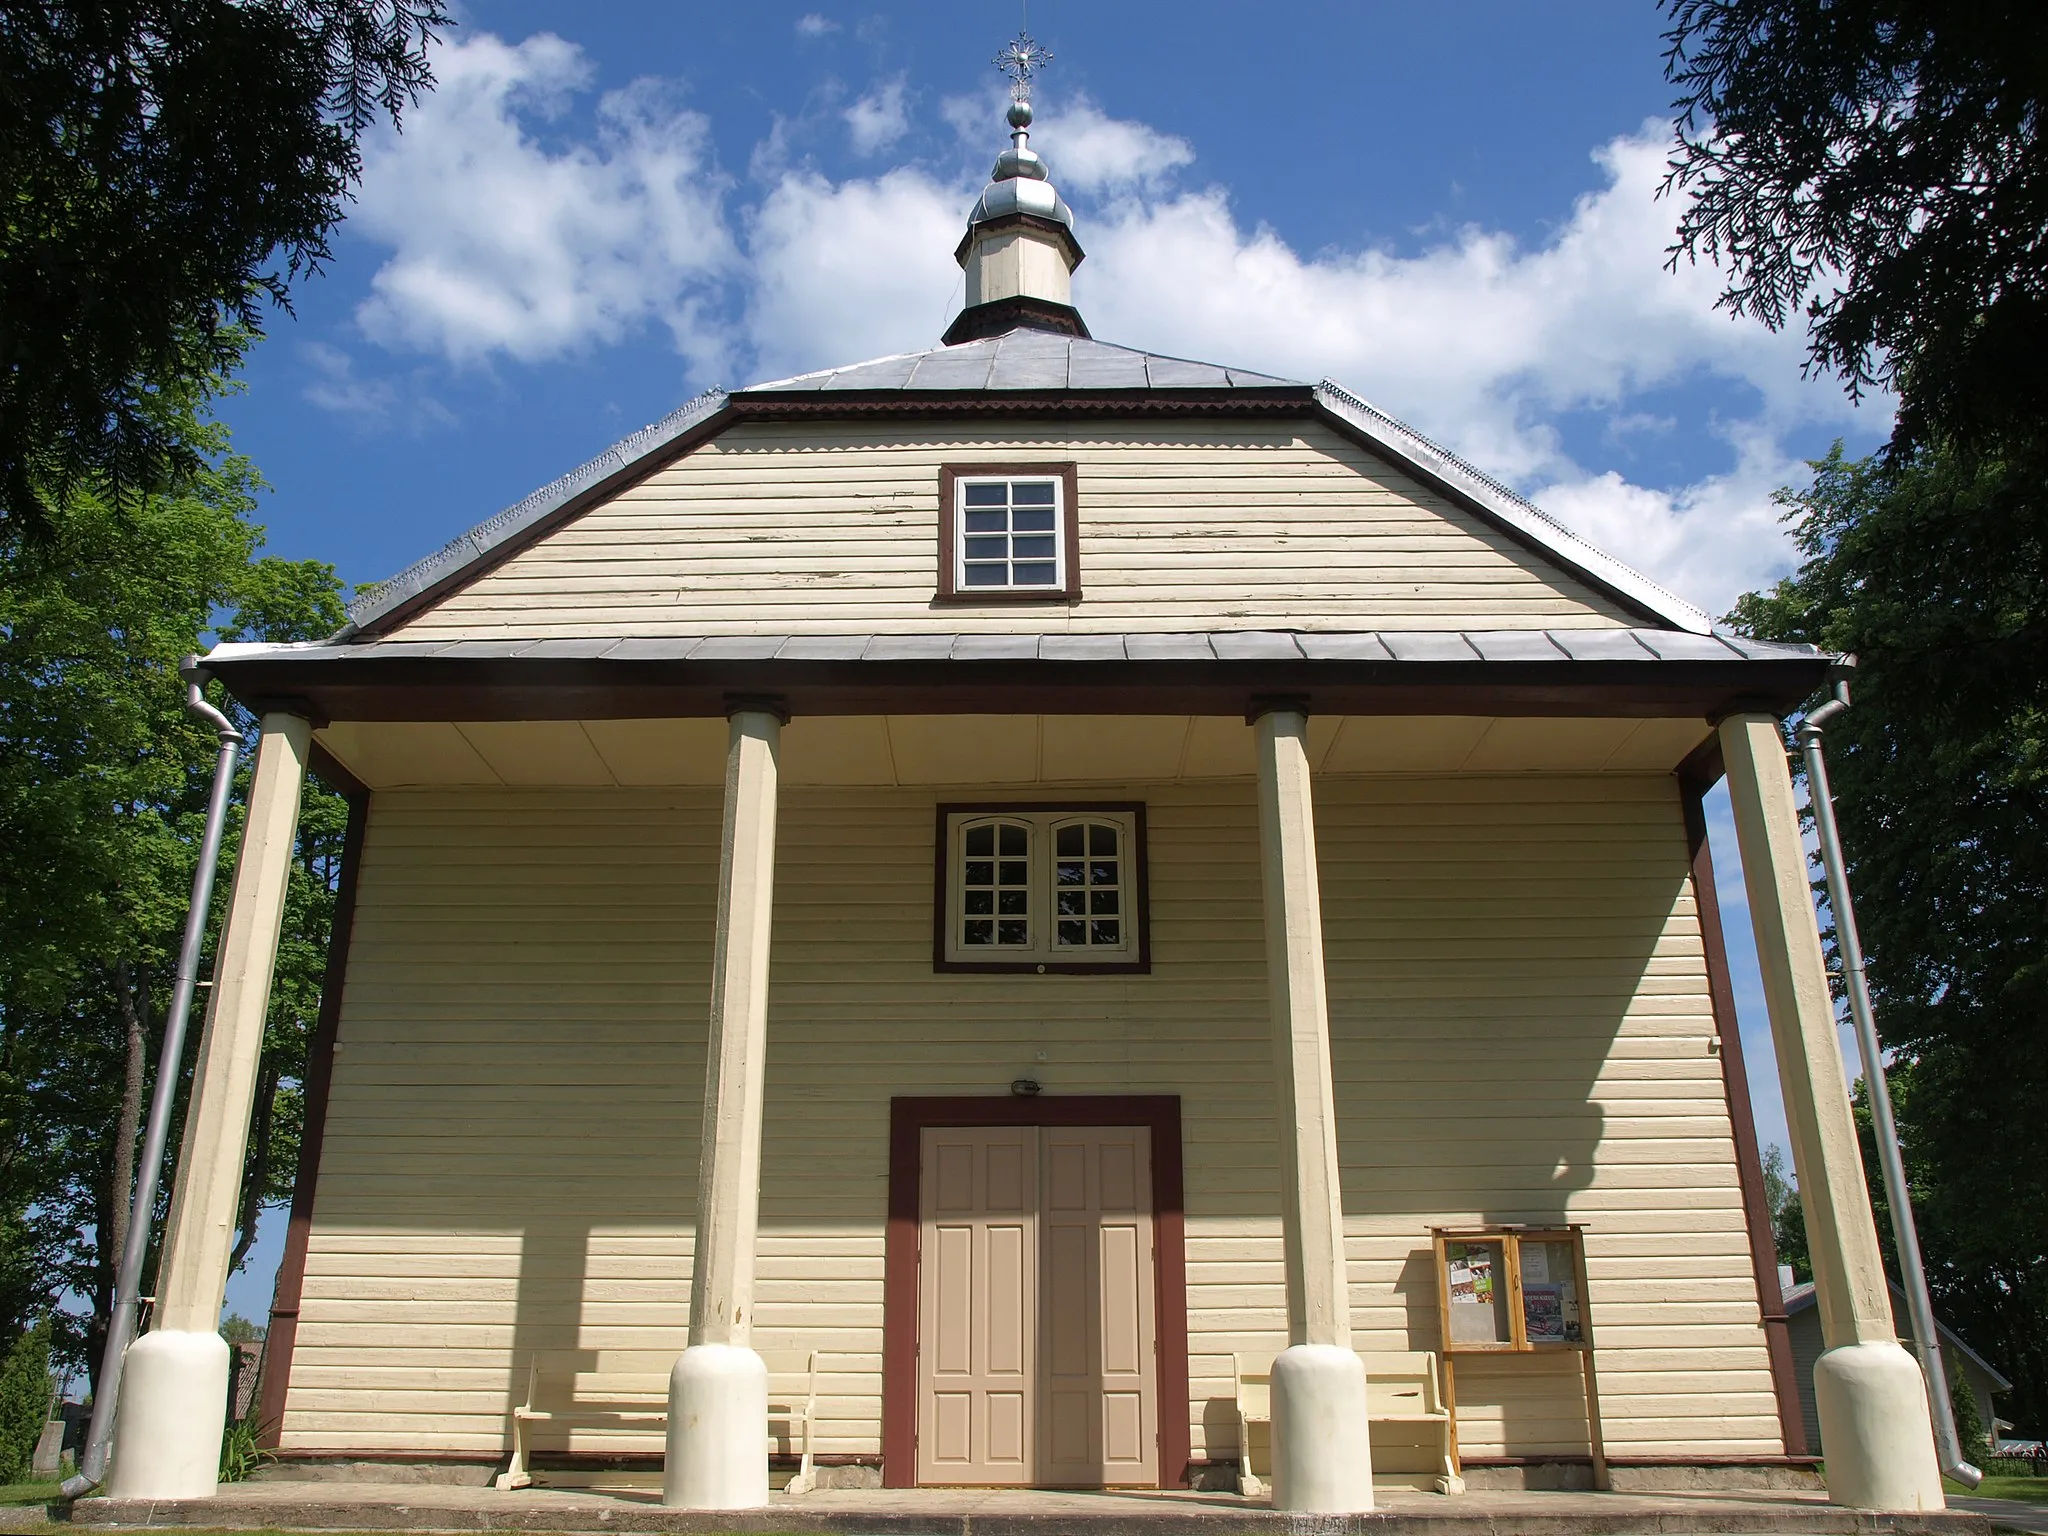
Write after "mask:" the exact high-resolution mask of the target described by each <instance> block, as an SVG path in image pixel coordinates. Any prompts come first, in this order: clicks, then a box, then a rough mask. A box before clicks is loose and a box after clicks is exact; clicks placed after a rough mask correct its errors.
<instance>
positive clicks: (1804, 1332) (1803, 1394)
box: [1785, 1280, 2012, 1456]
mask: <svg viewBox="0 0 2048 1536" xmlns="http://www.w3.org/2000/svg"><path fill="white" fill-rule="evenodd" d="M1885 1289H1886V1290H1888V1291H1890V1292H1891V1297H1892V1326H1893V1327H1895V1328H1897V1329H1898V1330H1899V1339H1900V1341H1901V1342H1902V1343H1904V1344H1906V1345H1908V1346H1909V1347H1910V1346H1911V1345H1912V1344H1913V1343H1914V1342H1915V1340H1914V1338H1913V1319H1912V1317H1911V1315H1910V1314H1909V1313H1908V1312H1907V1310H1906V1293H1905V1292H1904V1291H1902V1290H1900V1289H1899V1288H1898V1287H1897V1286H1896V1285H1892V1284H1890V1283H1889V1282H1887V1283H1886V1285H1885ZM1785 1315H1786V1317H1787V1318H1789V1319H1790V1323H1791V1331H1792V1368H1793V1372H1794V1374H1795V1375H1797V1377H1798V1378H1799V1415H1800V1417H1801V1418H1802V1419H1804V1420H1805V1421H1806V1448H1807V1449H1808V1450H1809V1451H1811V1452H1813V1454H1815V1455H1816V1456H1818V1455H1821V1454H1822V1447H1821V1443H1820V1415H1819V1413H1818V1412H1817V1411H1816V1410H1815V1408H1814V1403H1813V1363H1814V1361H1816V1360H1818V1359H1819V1358H1820V1353H1821V1350H1822V1349H1823V1348H1825V1347H1826V1346H1824V1345H1823V1344H1822V1343H1821V1336H1820V1308H1819V1307H1817V1306H1816V1305H1814V1299H1813V1282H1812V1281H1811V1280H1809V1281H1806V1282H1805V1283H1803V1284H1800V1285H1794V1286H1789V1287H1787V1289H1786V1291H1785ZM1934 1326H1935V1327H1936V1328H1937V1329H1938V1330H1939V1331H1940V1333H1941V1359H1942V1364H1943V1365H1944V1366H1946V1367H1947V1369H1948V1371H1949V1373H1950V1377H1951V1379H1953V1377H1954V1373H1955V1372H1956V1371H1957V1370H1961V1371H1962V1373H1963V1380H1965V1381H1967V1382H1968V1383H1969V1384H1970V1395H1971V1396H1972V1397H1974V1398H1976V1400H1977V1418H1978V1421H1979V1422H1980V1423H1982V1424H1983V1425H1984V1428H1985V1432H1986V1433H1987V1434H1991V1435H1993V1436H1994V1438H1995V1435H1996V1431H1995V1430H1994V1429H1993V1426H1994V1425H1996V1424H1998V1423H1999V1422H2000V1421H1999V1418H1998V1414H1997V1411H1996V1410H1995V1409H1994V1408H1993V1407H1992V1405H1991V1397H1992V1394H1993V1393H1995V1392H2009V1391H2011V1390H2012V1383H2011V1382H2009V1381H2007V1380H2006V1379H2005V1377H2003V1376H2002V1375H2000V1374H1999V1372H1998V1369H1997V1367H1995V1366H1993V1365H1992V1364H1991V1362H1990V1361H1988V1360H1986V1359H1985V1358H1984V1357H1983V1356H1982V1355H1980V1354H1978V1353H1977V1351H1975V1350H1974V1349H1972V1348H1970V1346H1969V1345H1967V1344H1965V1343H1964V1342H1963V1341H1962V1340H1961V1339H1959V1338H1957V1337H1956V1335H1955V1332H1954V1330H1952V1329H1951V1328H1950V1327H1949V1326H1948V1324H1946V1323H1944V1322H1943V1321H1942V1320H1941V1319H1940V1318H1938V1317H1937V1318H1936V1319H1935V1320H1934Z"/></svg>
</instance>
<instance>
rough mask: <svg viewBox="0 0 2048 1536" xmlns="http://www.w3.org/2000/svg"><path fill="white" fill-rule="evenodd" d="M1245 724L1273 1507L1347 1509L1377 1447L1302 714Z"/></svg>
mask: <svg viewBox="0 0 2048 1536" xmlns="http://www.w3.org/2000/svg"><path fill="white" fill-rule="evenodd" d="M1254 728H1255V730H1256V733H1257V738H1258V763H1259V848H1260V862H1261V865H1262V866H1263V873H1264V876H1265V905H1266V985H1267V989H1268V992H1269V994H1270V996H1271V999H1272V1029H1273V1077H1274V1083H1275V1085H1276V1087H1277V1089H1278V1099H1279V1103H1278V1106H1277V1107H1278V1111H1279V1122H1278V1127H1277V1129H1278V1132H1279V1143H1280V1212H1281V1222H1282V1227H1283V1230H1284V1234H1285V1240H1286V1251H1287V1338H1288V1347H1287V1349H1286V1350H1284V1351H1283V1352H1282V1353H1281V1355H1280V1357H1279V1358H1278V1359H1277V1360H1275V1361H1274V1362H1273V1507H1274V1508H1276V1509H1285V1510H1303V1511H1315V1512H1321V1513H1348V1512H1353V1511H1358V1510H1367V1509H1371V1508H1372V1507H1373V1504H1372V1446H1371V1443H1370V1440H1369V1439H1368V1436H1367V1429H1366V1400H1365V1370H1364V1367H1363V1366H1362V1365H1361V1364H1360V1362H1359V1359H1358V1356H1357V1355H1356V1354H1355V1353H1353V1351H1352V1348H1351V1300H1350V1286H1349V1283H1348V1278H1347V1275H1346V1271H1345V1264H1344V1203H1343V1190H1342V1187H1341V1184H1340V1177H1339V1170H1338V1164H1337V1107H1336V1092H1335V1089H1334V1087H1333V1085H1332V1083H1331V1080H1330V1006H1329V1000H1328V997H1327V995H1326V993H1325V991H1324V986H1323V909H1322V891H1321V888H1320V885H1319V883H1318V881H1317V878H1316V826H1315V806H1314V803H1313V800H1312V797H1311V794H1310V787H1309V771H1308V750H1307V748H1308V717H1307V715H1306V713H1305V712H1304V711H1302V710H1301V709H1299V708H1297V707H1292V706H1282V707H1278V708H1272V709H1268V710H1266V711H1265V712H1264V713H1263V714H1261V715H1259V717H1258V719H1257V722H1256V724H1255V727H1254Z"/></svg>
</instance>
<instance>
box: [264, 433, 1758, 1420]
mask: <svg viewBox="0 0 2048 1536" xmlns="http://www.w3.org/2000/svg"><path fill="white" fill-rule="evenodd" d="M905 451H906V453H907V452H909V450H905ZM1317 796H1318V800H1317V810H1318V851H1319V856H1320V858H1321V861H1322V868H1323V878H1324V899H1325V922H1326V937H1327V948H1328V967H1329V991H1330V997H1331V1009H1332V1023H1333V1033H1334V1050H1333V1073H1334V1078H1335V1082H1336V1086H1337V1092H1338V1100H1339V1105H1338V1107H1339V1142H1340V1151H1341V1156H1342V1160H1343V1169H1344V1181H1345V1197H1346V1215H1347V1222H1348V1234H1347V1251H1348V1253H1349V1257H1350V1261H1351V1265H1350V1267H1351V1276H1352V1298H1351V1299H1352V1315H1353V1319H1354V1326H1355V1327H1356V1328H1357V1330H1358V1343H1359V1347H1361V1348H1390V1349H1406V1348H1434V1347H1436V1340H1435V1328H1436V1321H1435V1303H1434V1296H1433V1292H1431V1291H1430V1290H1429V1287H1428V1282H1427V1278H1426V1276H1427V1262H1428V1261H1427V1249H1428V1228H1429V1226H1430V1225H1432V1224H1434V1223H1462V1222H1470V1221H1475V1220H1483V1219H1505V1220H1527V1221H1552V1220H1558V1219H1564V1218H1569V1219H1573V1220H1579V1221H1583V1222H1585V1223H1587V1225H1588V1228H1589V1233H1590V1236H1589V1240H1588V1261H1589V1270H1590V1274H1591V1283H1592V1288H1593V1295H1592V1308H1593V1316H1594V1320H1595V1325H1596V1327H1597V1328H1598V1330H1599V1333H1600V1338H1601V1367H1602V1373H1603V1378H1604V1379H1606V1380H1609V1381H1611V1382H1612V1384H1613V1385H1612V1387H1611V1389H1610V1397H1611V1398H1612V1399H1613V1400H1615V1401H1620V1402H1624V1403H1625V1404H1626V1413H1625V1414H1624V1413H1621V1412H1617V1411H1615V1410H1614V1409H1612V1408H1610V1411H1609V1414H1608V1423H1607V1432H1608V1441H1609V1448H1610V1450H1611V1451H1612V1452H1613V1453H1614V1454H1615V1455H1617V1456H1627V1455H1645V1456H1648V1455H1659V1454H1684V1455H1725V1456H1741V1455H1751V1454H1775V1453H1776V1452H1777V1451H1778V1449H1779V1448H1780V1447H1779V1444H1778V1441H1777V1426H1776V1418H1775V1412H1776V1409H1775V1401H1774V1399H1773V1396H1772V1393H1771V1390H1770V1380H1769V1372H1768V1360H1767V1358H1766V1355H1765V1352H1764V1349H1763V1342H1762V1333H1761V1328H1760V1326H1759V1322H1758V1317H1757V1304H1756V1297H1755V1289H1754V1282H1753V1279H1752V1275H1751V1261H1750V1257H1749V1252H1748V1248H1747V1244H1746V1235H1745V1229H1744V1225H1743V1210H1742V1204H1741V1195H1740V1189H1739V1184H1738V1181H1737V1177H1736V1171H1735V1167H1734V1161H1733V1148H1732V1138H1731V1132H1730V1128H1729V1124H1728V1115H1727V1107H1726V1098H1725V1088H1724V1086H1723V1082H1722V1076H1721V1061H1720V1058H1719V1056H1718V1055H1717V1054H1716V1053H1715V1052H1714V1051H1713V1050H1712V1049H1710V1044H1709V1042H1710V1039H1711V1037H1712V1036H1713V1034H1714V1026H1713V1020H1712V1013H1711V1008H1710V1006H1709V1004H1708V1000H1707V997H1706V989H1705V976H1704V961H1703V958H1702V954H1703V952H1702V949H1701V945H1700V941H1699V933H1698V927H1697V922H1696V917H1695V914H1694V911H1693V906H1692V899H1691V893H1690V889H1689V887H1688V885H1687V883H1686V880H1685V843H1684V835H1683V830H1682V827H1681V825H1680V820H1679V814H1678V801H1677V796H1676V790H1675V787H1674V786H1673V784H1672V783H1671V781H1670V780H1669V779H1662V778H1631V777H1627V776H1606V777H1602V778H1598V779H1595V778H1592V777H1590V776H1589V777H1586V778H1573V777H1567V776H1554V777H1541V778H1536V777H1529V776H1485V775H1470V776H1466V777H1461V778H1459V779H1456V780H1451V779H1442V778H1389V779H1346V778H1330V779H1325V780H1322V781H1319V783H1318V786H1317ZM945 797H946V795H945V792H941V791H929V790H915V791H913V790H889V789H876V790H865V789H864V790H824V789H808V788H787V789H785V791H784V796H783V810H782V816H781V826H780V832H779V846H780V852H779V862H778V887H777V910H776V919H775V924H776V926H775V951H774V966H773V974H772V977H771V989H770V1010H771V1022H770V1056H769V1068H768V1084H769V1088H768V1093H769V1101H768V1114H767V1129H766V1135H765V1142H764V1148H763V1179H762V1227H761V1234H760V1245H759V1254H760V1260H759V1282H758V1315H757V1321H756V1342H757V1346H758V1347H760V1348H762V1349H763V1351H764V1353H765V1354H766V1355H767V1356H768V1357H769V1360H770V1364H771V1368H772V1369H774V1370H775V1371H776V1372H777V1375H776V1378H775V1380H776V1390H777V1391H778V1392H781V1391H786V1390H788V1389H789V1387H790V1383H791V1381H792V1378H791V1377H790V1375H789V1374H788V1373H790V1372H800V1371H801V1369H802V1364H803V1361H804V1359H805V1358H807V1355H808V1351H809V1350H811V1349H813V1348H818V1349H828V1350H851V1351H858V1352H860V1353H859V1354H858V1356H857V1358H856V1359H855V1360H854V1361H852V1362H850V1363H849V1365H848V1369H847V1372H846V1374H845V1375H844V1377H843V1378H841V1379H838V1380H835V1381H834V1383H833V1384H832V1386H831V1388H830V1390H829V1392H828V1393H827V1396H828V1397H829V1399H830V1410H829V1414H828V1423H827V1424H826V1425H825V1426H824V1428H823V1429H822V1430H821V1445H828V1446H830V1447H832V1448H833V1449H836V1450H840V1451H845V1452H858V1453H866V1454H872V1453H873V1451H875V1450H876V1449H877V1448H878V1447H879V1436H880V1428H879V1418H880V1389H881V1378H880V1362H879V1353H878V1352H879V1349H880V1342H881V1325H882V1306H881V1289H882V1226H883V1216H884V1213H885V1208H886V1202H887V1193H888V1191H887V1167H886V1155H885V1151H886V1137H887V1128H888V1101H889V1098H890V1096H891V1095H892V1094H897V1093H926V1094H937V1093H1000V1092H1002V1091H1004V1089H1005V1087H1006V1085H1007V1083H1008V1082H1009V1080H1010V1079H1011V1078H1013V1077H1016V1076H1019V1075H1025V1074H1029V1075H1032V1076H1036V1077H1038V1078H1040V1080H1041V1081H1043V1082H1045V1084H1046V1085H1047V1090H1048V1091H1049V1092H1052V1093H1062V1094H1065V1093H1089V1092H1096V1093H1101V1092H1131V1093H1174V1094H1178V1095H1180V1096H1181V1101H1182V1106H1183V1115H1184V1146H1183V1151H1184V1156H1185V1176H1186V1185H1187V1202H1188V1215H1187V1258H1188V1286H1189V1296H1188V1305H1189V1322H1190V1349H1191V1353H1192V1356H1193V1359H1192V1365H1191V1381H1192V1428H1193V1433H1194V1437H1195V1442H1194V1443H1195V1449H1196V1453H1197V1454H1198V1455H1200V1454H1207V1453H1209V1452H1214V1453H1216V1454H1222V1455H1227V1454H1230V1453H1231V1451H1232V1449H1233V1447H1232V1445H1231V1444H1230V1443H1229V1442H1228V1440H1227V1439H1226V1438H1220V1437H1219V1439H1218V1440H1217V1441H1216V1442H1215V1443H1214V1444H1211V1443H1210V1441H1209V1440H1208V1435H1209V1430H1208V1428H1207V1427H1206V1426H1208V1425H1209V1424H1212V1423H1214V1424H1217V1425H1219V1426H1220V1425H1222V1424H1224V1423H1227V1422H1231V1420H1230V1416H1229V1415H1228V1413H1226V1412H1225V1411H1223V1410H1222V1409H1221V1408H1219V1407H1218V1404H1217V1400H1218V1399H1227V1398H1228V1396H1229V1393H1230V1385H1229V1378H1230V1356H1231V1354H1232V1353H1234V1352H1236V1351H1240V1350H1247V1351H1258V1350H1271V1349H1276V1348H1278V1347H1279V1346H1280V1344H1281V1343H1282V1342H1284V1338H1283V1332H1284V1321H1283V1317H1282V1312H1283V1307H1284V1295H1283V1287H1282V1283H1281V1254H1280V1241H1279V1232H1278V1225H1277V1220H1276V1218H1275V1215H1274V1212H1275V1209H1276V1205H1277V1195H1276V1185H1277V1179H1278V1171H1277V1160H1276V1156H1275V1149H1274V1145H1273V1141H1272V1137H1271V1129H1272V1128H1271V1119H1270V1116H1271V1110H1270V1105H1271V1102H1272V1099H1271V1088H1270V1079H1269V1075H1268V1074H1269V1072H1270V1060H1271V1054H1270V1047H1269V1045H1268V1042H1267V1037H1266V1026H1265V1008H1266V992H1265V979H1264V972H1263V958H1264V957H1263V941H1262V938H1261V929H1260V906H1259V902H1260V896H1259V885H1258V878H1259V877H1258V859H1257V845H1256V827H1257V816H1256V809H1255V805H1254V802H1253V799H1252V794H1251V786H1250V785H1249V784H1248V783H1245V782H1243V781H1237V780H1228V779H1225V780H1213V781H1182V782H1177V783H1173V784H1169V785H1160V784H1152V785H1147V784H1131V785H1124V784H1118V785H1104V786H1091V787H1090V789H1089V790H1088V792H1087V793H1086V794H1085V795H1083V796H1080V797H1079V798H1088V799H1105V800H1115V799H1142V800H1144V801H1145V802H1146V804H1147V807H1148V819H1149V824H1150V843H1149V850H1148V851H1149V869H1150V877H1151V882H1152V903H1151V909H1152V920H1153V930H1154V934H1153V937H1154V962H1155V963H1154V970H1153V973H1152V974H1151V975H1149V976H1137V977H1031V976H1024V977H1008V976H1006V977H990V976H971V975H948V976H935V975H933V974H932V972H931V969H930V944H931V930H930V915H931V880H932V874H931V870H932V863H931V837H932V825H933V805H934V803H935V801H937V800H938V799H940V798H945ZM1027 798H1038V799H1049V798H1055V797H1053V796H1048V795H1043V794H1038V795H1034V796H1029V797H1027ZM718 817H719V799H718V793H717V791H716V790H715V789H714V788H709V787H707V788H703V789H666V788H665V789H646V790H639V789H601V790H600V789H588V790H534V789H490V790H455V789H433V790H420V791H380V792H379V793H378V794H377V795H376V796H375V798H374V799H373V801H372V811H371V823H370V833H369V841H368V847H367V850H366V856H365V860H364V865H363V873H362V888H361V893H360V905H359V915H358V920H357V924H356V928H355V932H354V937H353V948H352V952H351V965H350V974H349V978H348V985H347V990H346V992H345V995H344V1002H343V1015H342V1026H341V1046H342V1049H341V1052H340V1054H339V1056H338V1057H337V1059H336V1072H335V1081H334V1090H333V1098H332V1103H331V1108H330V1115H329V1121H328V1127H327V1137H326V1146H325V1153H324V1156H323V1162H322V1169H321V1180H320V1189H319V1192H318V1198H317V1201H316V1204H315V1219H314V1232H313V1240H312V1246H311V1251H310V1254H309V1262H308V1266H307V1276H306V1283H305V1297H304V1301H303V1313H302V1317H301V1321H300V1327H299V1334H298V1339H299V1343H298V1351H299V1353H298V1357H297V1358H298V1360H299V1362H300V1367H299V1368H298V1369H295V1371H294V1375H293V1383H292V1396H291V1400H290V1402H289V1404H288V1407H287V1414H286V1420H285V1429H284V1432H285V1443H286V1444H287V1445H290V1446H296V1447H302V1448H305V1449H321V1448H327V1449H349V1450H362V1449H375V1448H378V1447H383V1448H386V1449H448V1450H468V1451H473V1452H474V1451H481V1452H484V1453H495V1452H496V1451H497V1450H498V1449H499V1448H500V1447H501V1446H502V1445H503V1435H504V1414H505V1412H506V1410H507V1408H508V1407H509V1404H510V1402H511V1401H512V1397H511V1396H510V1394H514V1393H516V1392H517V1391H518V1390H520V1389H521V1388H522V1387H523V1384H524V1376H523V1370H524V1367H523V1363H522V1362H523V1361H524V1360H525V1359H526V1358H527V1355H528V1354H529V1352H531V1351H532V1350H535V1349H561V1348H570V1347H575V1348H580V1349H584V1350H598V1349H605V1350H640V1351H655V1352H660V1351H673V1350H675V1349H679V1348H680V1347H681V1343H682V1339H683V1335H684V1328H685V1325H686V1322H687V1313H688V1298H689V1277H690V1269H691V1264H690V1243H691V1231H692V1223H693V1212H692V1209H691V1207H692V1201H693V1199H694V1194H695V1176H696V1175H695V1170H696V1158H697V1138H698V1124H697V1120H698V1115H699V1112H700V1104H701V1095H702V1084H703V1071H704V1067H703V1054H702V1046H703V1029H704V1026H703V1018H704V1011H705V1003H706V999H707V995H708V988H709V980H708V974H709V973H708V966H707V952H708V947H709V939H710V930H711V923H712V920H713V912H714V909H715V901H714V896H715V891H714V882H715V876H716V864H717V827H718ZM1041 1052H1042V1053H1043V1059H1042V1060H1041V1059H1040V1053H1041ZM1527 1363H1528V1362H1514V1364H1515V1365H1521V1364H1527ZM1489 1372H1491V1373H1492V1374H1491V1375H1489V1374H1488V1373H1489ZM1504 1372H1505V1374H1503V1373H1504ZM1474 1373H1476V1375H1475V1374H1474ZM1496 1377H1498V1378H1500V1379H1498V1380H1496V1379H1495V1378H1496ZM1460 1387H1461V1391H1460V1396H1461V1399H1467V1398H1468V1394H1469V1401H1470V1404H1471V1406H1470V1407H1469V1408H1465V1409H1463V1410H1462V1413H1461V1417H1462V1418H1463V1420H1464V1431H1465V1446H1466V1449H1467V1450H1468V1452H1469V1453H1471V1454H1473V1455H1487V1454H1516V1455H1540V1454H1545V1453H1558V1454H1578V1453H1582V1451H1583V1446H1584V1419H1583V1407H1582V1405H1580V1403H1579V1400H1578V1398H1577V1396H1576V1393H1577V1387H1576V1381H1575V1378H1571V1377H1569V1376H1565V1375H1558V1374H1556V1373H1555V1372H1554V1371H1553V1370H1552V1369H1551V1365H1550V1363H1548V1362H1539V1363H1536V1365H1535V1368H1534V1369H1533V1371H1525V1372H1521V1373H1519V1374H1516V1373H1515V1372H1513V1371H1510V1370H1507V1368H1506V1367H1505V1366H1504V1365H1503V1364H1502V1363H1501V1362H1492V1361H1486V1362H1480V1363H1478V1364H1477V1365H1475V1366H1472V1367H1470V1368H1469V1369H1464V1370H1461V1375H1460ZM1222 1434H1223V1432H1222V1431H1220V1430H1219V1436H1221V1435H1222ZM574 1443H575V1444H577V1445H579V1446H588V1447H592V1448H596V1447H599V1446H602V1447H604V1448H610V1449H647V1448H649V1447H648V1443H647V1441H646V1439H645V1437H642V1438H641V1439H638V1440H635V1439H633V1438H631V1437H619V1436H612V1437H597V1438H589V1437H581V1436H579V1437H578V1438H577V1440H576V1441H575V1442H574Z"/></svg>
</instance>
